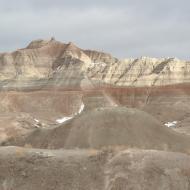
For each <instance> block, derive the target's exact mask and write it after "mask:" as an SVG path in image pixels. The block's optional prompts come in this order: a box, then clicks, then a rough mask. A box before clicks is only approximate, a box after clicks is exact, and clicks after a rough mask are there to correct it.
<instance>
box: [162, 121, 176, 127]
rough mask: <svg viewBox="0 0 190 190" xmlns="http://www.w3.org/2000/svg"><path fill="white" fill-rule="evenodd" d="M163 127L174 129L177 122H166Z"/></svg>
mask: <svg viewBox="0 0 190 190" xmlns="http://www.w3.org/2000/svg"><path fill="white" fill-rule="evenodd" d="M164 125H165V126H167V127H176V125H177V121H172V122H167V123H165V124H164Z"/></svg>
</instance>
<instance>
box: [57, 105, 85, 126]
mask: <svg viewBox="0 0 190 190" xmlns="http://www.w3.org/2000/svg"><path fill="white" fill-rule="evenodd" d="M83 110H84V103H83V102H82V104H81V106H80V109H79V111H78V112H77V113H75V114H74V115H75V116H76V115H78V114H80V113H81V112H82V111H83ZM72 118H73V117H63V118H60V119H57V120H56V122H57V123H60V124H61V123H64V122H65V121H68V120H70V119H72Z"/></svg>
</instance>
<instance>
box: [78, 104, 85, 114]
mask: <svg viewBox="0 0 190 190" xmlns="http://www.w3.org/2000/svg"><path fill="white" fill-rule="evenodd" d="M83 110H84V103H83V102H82V104H81V106H80V109H79V111H78V114H80V113H81V112H82V111H83Z"/></svg>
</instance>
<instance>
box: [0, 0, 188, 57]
mask: <svg viewBox="0 0 190 190" xmlns="http://www.w3.org/2000/svg"><path fill="white" fill-rule="evenodd" d="M189 20H190V2H189V0H181V1H178V0H155V1H152V0H117V1H116V0H104V1H102V0H96V1H90V0H80V1H77V0H54V1H52V0H18V1H12V0H0V31H1V32H0V51H1V52H2V51H12V50H14V49H17V48H21V47H24V46H26V45H27V43H29V42H30V41H31V40H33V39H38V38H49V37H51V36H55V37H56V39H57V40H60V41H63V42H68V41H73V42H75V43H76V44H77V45H78V46H80V47H82V48H85V49H98V50H102V51H105V52H109V53H112V54H113V55H114V56H116V57H120V58H124V57H139V56H142V55H145V56H153V57H174V56H175V57H179V58H182V59H189V58H190V56H189V49H190V38H189V34H190V25H189Z"/></svg>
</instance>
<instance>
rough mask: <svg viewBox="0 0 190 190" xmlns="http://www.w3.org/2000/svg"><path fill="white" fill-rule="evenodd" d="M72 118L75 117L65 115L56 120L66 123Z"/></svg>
mask: <svg viewBox="0 0 190 190" xmlns="http://www.w3.org/2000/svg"><path fill="white" fill-rule="evenodd" d="M72 118H73V117H63V118H61V119H57V120H56V122H57V123H60V124H61V123H64V122H65V121H67V120H70V119H72Z"/></svg>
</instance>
